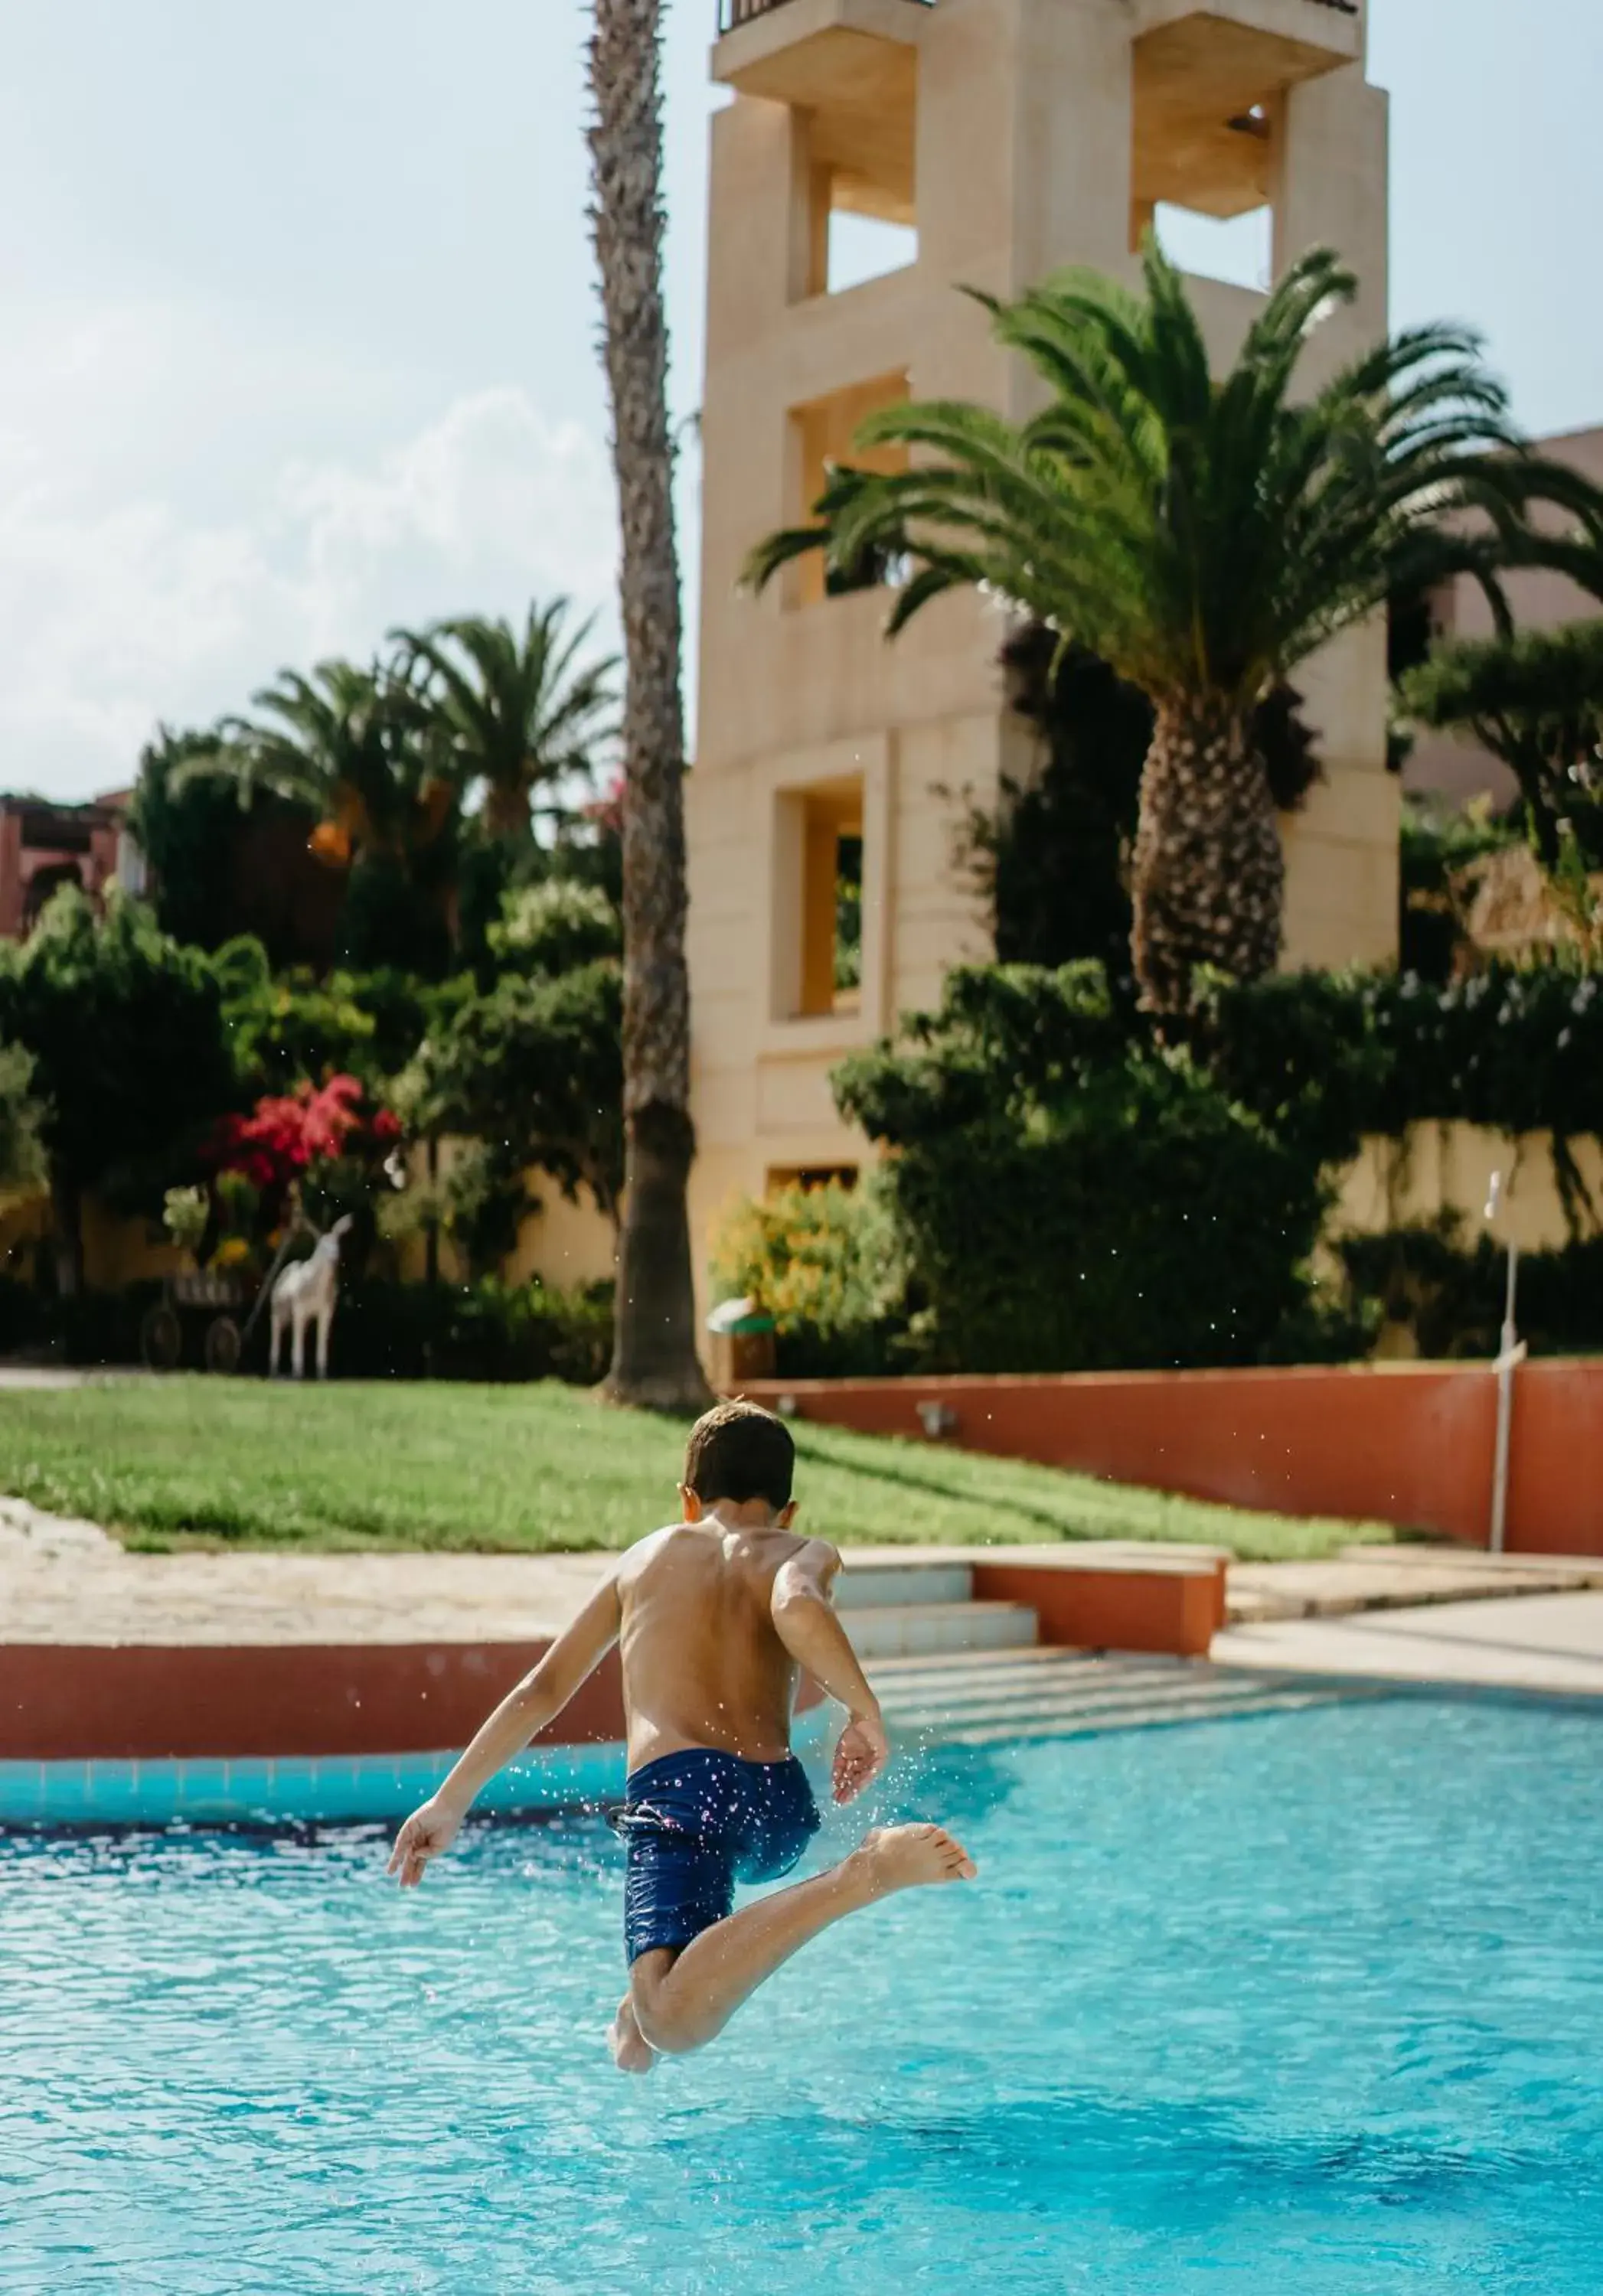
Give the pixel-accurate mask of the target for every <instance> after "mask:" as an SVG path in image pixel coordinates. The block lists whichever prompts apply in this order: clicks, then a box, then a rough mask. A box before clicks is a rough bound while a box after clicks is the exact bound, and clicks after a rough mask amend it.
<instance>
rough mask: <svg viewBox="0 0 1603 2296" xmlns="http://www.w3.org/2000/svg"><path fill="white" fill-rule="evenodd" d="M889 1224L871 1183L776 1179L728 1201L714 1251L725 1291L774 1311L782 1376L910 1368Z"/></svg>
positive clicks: (724, 1295) (722, 1294)
mask: <svg viewBox="0 0 1603 2296" xmlns="http://www.w3.org/2000/svg"><path fill="white" fill-rule="evenodd" d="M894 1242H895V1239H894V1234H893V1232H892V1225H891V1221H890V1218H889V1217H888V1215H887V1212H886V1210H885V1206H884V1201H883V1200H882V1196H881V1193H880V1191H879V1188H878V1186H877V1185H876V1184H875V1182H874V1181H869V1182H868V1183H867V1185H864V1186H862V1187H859V1188H845V1187H843V1186H842V1185H840V1183H839V1182H838V1181H831V1182H830V1183H829V1185H827V1186H826V1187H821V1188H802V1187H791V1188H780V1189H777V1190H776V1191H775V1193H773V1194H771V1195H769V1196H766V1197H764V1198H763V1199H762V1200H761V1201H759V1202H753V1201H751V1200H750V1199H746V1200H744V1201H741V1202H740V1203H737V1204H736V1205H735V1206H734V1207H733V1208H732V1210H730V1212H729V1213H728V1217H727V1218H726V1219H725V1220H724V1223H723V1225H722V1226H721V1227H720V1229H719V1234H718V1237H717V1240H716V1242H715V1243H714V1245H713V1252H712V1275H713V1283H714V1285H715V1287H716V1289H717V1291H718V1294H719V1298H720V1299H725V1300H737V1299H752V1300H759V1301H760V1303H761V1305H762V1306H763V1307H764V1308H766V1309H767V1310H768V1312H769V1314H770V1315H771V1316H773V1318H774V1325H775V1337H776V1350H775V1352H776V1357H777V1369H778V1372H779V1374H780V1376H781V1377H782V1378H785V1379H844V1378H853V1377H856V1378H864V1377H871V1376H873V1375H874V1374H878V1373H882V1372H887V1371H900V1370H906V1369H907V1368H908V1364H907V1360H906V1357H905V1353H901V1354H899V1352H898V1348H899V1342H900V1340H901V1338H902V1335H903V1333H904V1330H905V1318H904V1317H903V1316H902V1314H901V1313H900V1290H901V1286H900V1281H899V1280H898V1276H897V1273H896V1265H895V1250H894Z"/></svg>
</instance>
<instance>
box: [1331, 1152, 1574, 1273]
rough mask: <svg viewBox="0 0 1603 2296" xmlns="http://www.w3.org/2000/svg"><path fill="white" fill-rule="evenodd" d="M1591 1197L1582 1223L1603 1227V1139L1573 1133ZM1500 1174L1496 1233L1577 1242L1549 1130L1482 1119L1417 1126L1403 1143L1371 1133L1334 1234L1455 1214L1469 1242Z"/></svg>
mask: <svg viewBox="0 0 1603 2296" xmlns="http://www.w3.org/2000/svg"><path fill="white" fill-rule="evenodd" d="M1569 1149H1570V1154H1571V1155H1572V1157H1573V1158H1574V1163H1575V1166H1576V1169H1577V1171H1578V1173H1579V1176H1580V1181H1581V1185H1582V1191H1583V1195H1584V1198H1585V1200H1586V1201H1583V1203H1582V1206H1581V1210H1580V1217H1581V1222H1582V1228H1583V1230H1588V1229H1589V1227H1590V1231H1591V1232H1595V1231H1596V1229H1597V1227H1598V1226H1599V1225H1603V1145H1600V1144H1599V1142H1598V1141H1596V1140H1595V1139H1592V1138H1590V1137H1588V1138H1584V1139H1580V1140H1573V1141H1571V1142H1570V1144H1569ZM1493 1172H1500V1173H1501V1174H1502V1176H1503V1195H1502V1202H1501V1208H1500V1211H1499V1214H1498V1218H1497V1221H1496V1223H1495V1226H1494V1228H1493V1231H1492V1232H1493V1234H1495V1235H1496V1236H1497V1237H1498V1238H1499V1239H1500V1241H1502V1242H1509V1241H1512V1242H1516V1243H1517V1244H1518V1246H1519V1248H1520V1250H1521V1251H1562V1250H1563V1249H1564V1247H1565V1245H1566V1243H1568V1242H1571V1241H1572V1229H1571V1223H1570V1218H1569V1215H1568V1212H1567V1210H1566V1205H1565V1199H1564V1192H1563V1189H1562V1188H1561V1186H1560V1185H1559V1180H1558V1170H1557V1168H1556V1167H1555V1164H1554V1161H1553V1143H1552V1136H1551V1134H1550V1133H1547V1132H1527V1133H1523V1134H1521V1135H1519V1136H1517V1137H1516V1136H1510V1135H1508V1134H1507V1133H1503V1132H1493V1131H1491V1130H1489V1129H1488V1128H1486V1127H1485V1126H1484V1125H1478V1124H1417V1125H1415V1126H1414V1128H1413V1129H1412V1130H1411V1131H1410V1133H1409V1135H1408V1136H1407V1138H1406V1139H1404V1140H1402V1141H1397V1140H1386V1139H1371V1140H1367V1141H1366V1142H1365V1143H1364V1146H1363V1151H1362V1153H1361V1154H1360V1156H1359V1157H1358V1158H1357V1160H1355V1161H1354V1162H1353V1163H1352V1164H1351V1165H1349V1166H1348V1168H1347V1169H1346V1170H1345V1171H1344V1173H1343V1174H1342V1175H1341V1177H1340V1181H1339V1184H1338V1195H1337V1201H1336V1208H1335V1210H1334V1211H1333V1213H1332V1215H1331V1219H1330V1232H1331V1233H1332V1234H1358V1235H1383V1234H1385V1232H1386V1230H1387V1229H1388V1228H1394V1227H1406V1226H1412V1225H1413V1224H1414V1223H1415V1222H1417V1221H1422V1220H1434V1219H1435V1218H1437V1217H1438V1215H1439V1214H1441V1213H1442V1212H1443V1211H1450V1212H1457V1213H1458V1214H1459V1216H1460V1218H1462V1219H1463V1221H1464V1223H1465V1240H1466V1241H1467V1242H1473V1241H1474V1236H1475V1232H1476V1229H1477V1228H1478V1227H1479V1226H1480V1225H1481V1222H1482V1216H1483V1211H1484V1206H1485V1203H1486V1200H1487V1194H1488V1190H1489V1186H1490V1183H1491V1178H1492V1173H1493Z"/></svg>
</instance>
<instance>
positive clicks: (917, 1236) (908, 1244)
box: [885, 1052, 1326, 1372]
mask: <svg viewBox="0 0 1603 2296" xmlns="http://www.w3.org/2000/svg"><path fill="white" fill-rule="evenodd" d="M885 1188H886V1193H887V1196H888V1200H889V1201H890V1204H891V1207H892V1216H893V1218H894V1221H895V1224H896V1227H897V1231H898V1235H899V1240H900V1246H901V1250H902V1251H903V1252H904V1254H905V1255H906V1257H907V1259H908V1264H909V1266H910V1267H912V1268H913V1269H914V1270H915V1271H916V1296H917V1299H918V1300H919V1302H920V1306H919V1309H918V1312H917V1315H916V1316H915V1318H914V1322H913V1327H912V1328H913V1333H914V1336H915V1339H916V1341H917V1342H918V1344H919V1347H920V1350H921V1352H922V1353H923V1354H924V1355H925V1358H926V1359H927V1360H928V1361H929V1362H931V1363H932V1364H934V1365H941V1366H943V1367H951V1368H958V1369H962V1370H965V1371H977V1372H983V1371H1013V1372H1023V1371H1081V1370H1086V1371H1090V1370H1104V1369H1114V1368H1121V1369H1123V1368H1144V1367H1153V1368H1155V1367H1158V1366H1176V1365H1197V1364H1232V1363H1252V1362H1254V1361H1256V1360H1258V1359H1259V1357H1261V1356H1262V1354H1263V1352H1264V1351H1265V1349H1268V1348H1269V1347H1270V1345H1271V1343H1272V1341H1273V1340H1274V1336H1275V1333H1277V1331H1278V1329H1279V1327H1280V1326H1281V1324H1283V1323H1284V1322H1285V1320H1286V1319H1287V1316H1291V1315H1293V1314H1295V1313H1296V1312H1297V1310H1298V1309H1299V1308H1302V1307H1303V1303H1304V1300H1305V1299H1306V1296H1307V1292H1308V1279H1307V1278H1306V1276H1305V1275H1304V1273H1303V1270H1304V1268H1305V1265H1306V1262H1307V1260H1308V1258H1309V1256H1310V1254H1311V1251H1312V1250H1313V1246H1314V1243H1315V1241H1316V1239H1317V1237H1318V1234H1319V1225H1320V1221H1321V1219H1322V1218H1323V1214H1324V1210H1325V1206H1326V1197H1325V1193H1324V1191H1323V1189H1322V1187H1321V1185H1320V1181H1319V1172H1318V1169H1317V1166H1316V1165H1315V1164H1313V1163H1312V1162H1311V1160H1309V1159H1308V1158H1307V1157H1306V1156H1305V1155H1303V1154H1301V1153H1299V1152H1298V1151H1297V1150H1295V1148H1292V1147H1288V1146H1287V1144H1285V1143H1284V1142H1282V1141H1280V1140H1278V1139H1277V1138H1276V1137H1275V1136H1274V1135H1273V1134H1272V1133H1271V1132H1270V1130H1269V1129H1268V1128H1267V1127H1266V1126H1264V1125H1263V1124H1262V1122H1261V1121H1260V1120H1259V1119H1257V1118H1256V1117H1254V1116H1253V1115H1251V1114H1250V1113H1249V1112H1248V1111H1246V1110H1245V1109H1242V1108H1239V1107H1237V1106H1236V1105H1235V1104H1234V1103H1232V1102H1230V1101H1229V1100H1228V1099H1227V1098H1226V1097H1225V1095H1223V1094H1222V1093H1221V1091H1220V1090H1219V1089H1218V1087H1216V1086H1215V1085H1214V1084H1213V1082H1212V1081H1211V1079H1210V1078H1208V1077H1207V1075H1206V1074H1205V1073H1204V1071H1203V1070H1200V1069H1198V1068H1196V1067H1195V1066H1193V1065H1192V1063H1191V1062H1189V1061H1188V1060H1187V1059H1186V1058H1185V1057H1183V1056H1169V1057H1165V1056H1163V1055H1161V1054H1149V1053H1145V1052H1138V1053H1133V1054H1130V1057H1129V1058H1128V1059H1127V1060H1126V1061H1125V1062H1122V1064H1120V1065H1118V1066H1115V1067H1109V1068H1106V1069H1104V1070H1099V1071H1097V1073H1095V1074H1094V1075H1092V1076H1090V1077H1089V1078H1086V1079H1085V1080H1084V1081H1083V1082H1081V1084H1080V1085H1079V1086H1078V1087H1077V1088H1076V1089H1074V1090H1073V1091H1071V1092H1067V1093H1065V1094H1064V1095H1062V1096H1061V1097H1056V1098H1053V1099H1050V1100H1040V1101H1037V1102H1035V1103H1033V1104H1021V1103H1020V1102H1019V1100H1018V1099H1017V1097H1016V1096H1013V1097H1011V1098H1010V1099H1008V1100H1007V1101H1003V1102H1002V1103H1000V1104H999V1105H998V1106H997V1107H996V1108H995V1110H994V1111H992V1112H990V1113H988V1114H987V1115H985V1116H984V1117H982V1118H981V1119H979V1120H978V1121H976V1122H973V1123H969V1124H966V1125H963V1126H962V1127H960V1128H956V1129H954V1130H952V1131H951V1132H949V1133H947V1134H944V1135H935V1136H925V1137H923V1138H920V1139H918V1140H916V1141H915V1140H908V1141H905V1142H903V1143H901V1144H900V1153H899V1154H898V1155H896V1156H895V1157H894V1158H892V1160H890V1162H889V1163H888V1165H887V1167H886V1172H885Z"/></svg>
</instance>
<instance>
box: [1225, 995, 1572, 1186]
mask: <svg viewBox="0 0 1603 2296" xmlns="http://www.w3.org/2000/svg"><path fill="white" fill-rule="evenodd" d="M1208 1043H1209V1049H1210V1052H1211V1056H1212V1058H1213V1062H1214V1065H1215V1069H1216V1071H1217V1073H1218V1074H1219V1076H1220V1078H1221V1082H1222V1083H1223V1084H1224V1085H1225V1087H1226V1088H1227V1089H1228V1090H1229V1092H1230V1093H1231V1094H1232V1095H1234V1096H1235V1097H1236V1098H1237V1099H1239V1100H1240V1101H1241V1102H1243V1103H1244V1104H1245V1106H1247V1107H1249V1108H1252V1109H1254V1110H1256V1111H1257V1112H1258V1113H1259V1114H1260V1115H1261V1116H1262V1117H1263V1118H1264V1119H1265V1120H1266V1121H1267V1122H1269V1123H1270V1124H1273V1125H1275V1126H1277V1127H1278V1128H1281V1129H1288V1130H1290V1131H1292V1132H1295V1135H1296V1136H1298V1137H1299V1138H1302V1139H1304V1140H1306V1141H1307V1142H1308V1143H1309V1144H1310V1145H1311V1146H1315V1147H1317V1148H1318V1149H1319V1151H1320V1152H1322V1153H1323V1154H1325V1155H1326V1156H1328V1157H1331V1158H1335V1157H1337V1156H1345V1155H1350V1154H1352V1152H1353V1151H1354V1150H1355V1149H1356V1147H1357V1144H1358V1140H1359V1137H1360V1135H1361V1134H1364V1133H1380V1134H1384V1135H1386V1136H1390V1137H1391V1138H1393V1139H1400V1138H1401V1137H1402V1135H1403V1134H1404V1133H1405V1132H1406V1131H1407V1130H1408V1129H1409V1128H1410V1126H1411V1125H1415V1124H1427V1123H1447V1122H1451V1121H1453V1120H1455V1119H1457V1120H1459V1121H1461V1122H1463V1123H1467V1124H1484V1125H1487V1126H1490V1127H1491V1128H1492V1129H1494V1130H1496V1131H1500V1132H1509V1133H1519V1132H1532V1131H1542V1130H1550V1131H1552V1132H1554V1133H1556V1134H1558V1136H1559V1137H1560V1138H1574V1137H1577V1136H1582V1135H1584V1134H1587V1133H1603V976H1600V975H1599V974H1598V973H1595V972H1583V971H1581V970H1579V969H1577V968H1576V967H1574V966H1573V965H1571V964H1562V963H1552V964H1534V965H1530V966H1513V965H1497V966H1492V967H1491V968H1489V969H1488V970H1487V971H1486V972H1480V973H1475V974H1472V975H1471V976H1470V977H1469V978H1468V979H1467V980H1456V981H1452V982H1450V983H1449V984H1448V985H1447V986H1446V987H1437V986H1435V985H1434V984H1432V983H1430V982H1427V981H1424V980H1419V979H1418V976H1417V975H1414V974H1411V973H1403V974H1401V975H1399V974H1396V973H1355V972H1354V973H1319V972H1296V973H1282V974H1278V975H1277V976H1274V977H1273V978H1271V979H1270V980H1262V981H1258V982H1256V983H1254V985H1253V986H1252V987H1251V988H1237V987H1234V986H1228V985H1227V986H1221V987H1219V988H1216V989H1215V991H1214V992H1213V996H1212V999H1211V1001H1210V1008H1209V1017H1208Z"/></svg>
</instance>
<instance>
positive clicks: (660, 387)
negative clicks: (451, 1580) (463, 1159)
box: [590, 0, 708, 1411]
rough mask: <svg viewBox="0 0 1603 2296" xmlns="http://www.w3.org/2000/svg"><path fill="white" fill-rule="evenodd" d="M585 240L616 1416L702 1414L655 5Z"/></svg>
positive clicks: (624, 36) (613, 22)
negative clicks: (614, 1009)
mask: <svg viewBox="0 0 1603 2296" xmlns="http://www.w3.org/2000/svg"><path fill="white" fill-rule="evenodd" d="M595 12H596V24H595V31H594V34H593V36H592V37H591V41H590V94H591V97H592V100H593V102H594V105H595V112H594V117H593V119H592V121H591V125H590V155H591V162H592V167H593V171H594V172H593V182H594V192H595V204H594V206H593V207H592V209H591V222H592V224H593V225H594V228H595V234H596V259H597V262H598V264H599V266H600V271H601V301H602V312H603V316H604V344H605V353H606V371H607V384H608V389H609V392H610V395H611V399H612V463H613V469H614V471H615V473H616V476H617V481H618V506H619V514H620V518H621V525H622V536H623V553H622V565H621V576H620V589H621V603H622V610H623V638H624V661H625V668H626V673H627V676H626V691H625V696H624V710H623V773H624V788H623V979H624V987H623V1116H624V1128H625V1154H624V1214H623V1232H622V1236H621V1242H620V1250H619V1263H618V1314H617V1337H616V1339H615V1341H614V1343H613V1350H612V1369H611V1371H610V1372H609V1373H608V1374H607V1379H606V1391H607V1393H608V1394H609V1395H610V1396H611V1397H612V1398H613V1399H614V1400H615V1401H617V1402H620V1403H637V1404H644V1405H645V1406H648V1407H651V1408H654V1409H656V1410H665V1411H673V1410H693V1409H697V1408H699V1407H701V1406H702V1405H703V1404H704V1403H705V1402H706V1400H707V1399H708V1390H707V1384H706V1381H705V1379H704V1378H703V1374H702V1368H701V1365H700V1363H699V1361H698V1360H697V1357H696V1349H695V1298H694V1291H693V1286H692V1281H691V1268H690V1222H689V1214H688V1211H687V1209H686V1184H687V1182H688V1179H689V1177H690V1166H691V1160H692V1159H693V1157H694V1155H695V1135H694V1133H693V1132H692V1129H691V1123H690V981H689V975H688V973H687V972H686V965H685V908H686V891H685V804H684V790H683V780H684V771H685V727H684V717H683V713H682V706H681V702H680V693H679V652H680V632H679V569H678V552H677V550H676V547H675V543H674V530H673V449H672V445H671V442H670V434H669V428H668V330H667V326H666V324H665V321H664V318H663V314H662V94H661V88H660V85H659V64H660V55H659V47H660V41H661V15H662V10H661V0H595Z"/></svg>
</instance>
